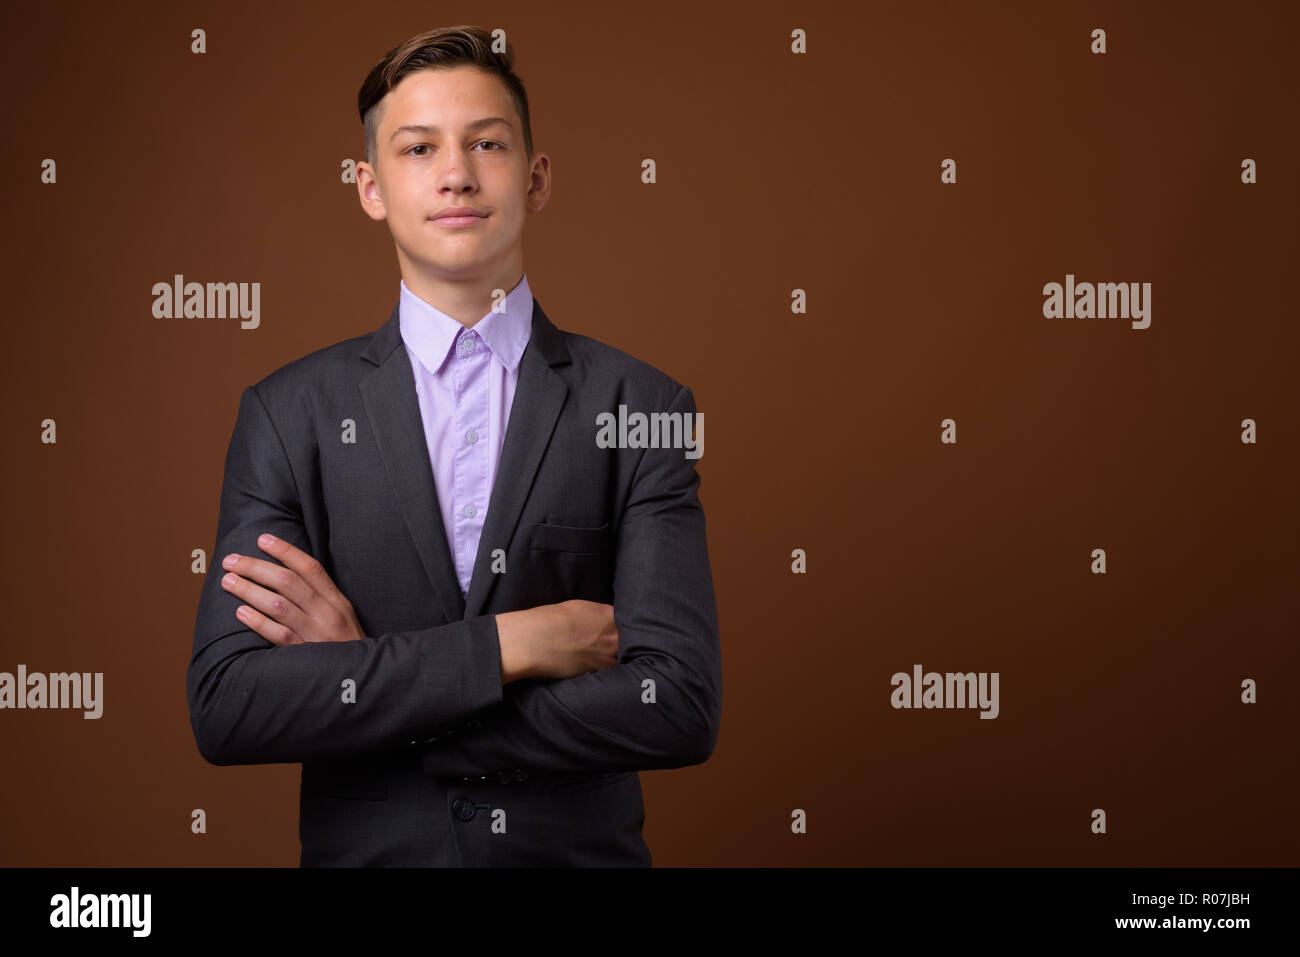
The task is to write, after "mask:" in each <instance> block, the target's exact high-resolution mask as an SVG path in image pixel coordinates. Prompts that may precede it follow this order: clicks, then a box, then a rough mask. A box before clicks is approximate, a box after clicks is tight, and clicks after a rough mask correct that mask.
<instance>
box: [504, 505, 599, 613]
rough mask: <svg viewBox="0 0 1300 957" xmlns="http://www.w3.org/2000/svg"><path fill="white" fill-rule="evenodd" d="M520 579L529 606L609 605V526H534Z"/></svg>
mask: <svg viewBox="0 0 1300 957" xmlns="http://www.w3.org/2000/svg"><path fill="white" fill-rule="evenodd" d="M524 580H525V582H526V585H525V589H524V590H525V591H526V592H527V595H528V602H529V604H536V605H541V604H551V603H553V602H561V601H567V600H568V599H570V598H581V599H584V600H586V601H596V602H602V603H604V604H613V601H614V551H613V548H612V545H611V542H610V534H609V523H608V522H606V523H605V524H604V525H600V526H597V527H594V528H593V527H584V526H579V525H552V524H549V523H540V524H537V525H534V526H533V534H532V536H531V537H530V539H529V550H528V558H527V569H526V570H525V578H524Z"/></svg>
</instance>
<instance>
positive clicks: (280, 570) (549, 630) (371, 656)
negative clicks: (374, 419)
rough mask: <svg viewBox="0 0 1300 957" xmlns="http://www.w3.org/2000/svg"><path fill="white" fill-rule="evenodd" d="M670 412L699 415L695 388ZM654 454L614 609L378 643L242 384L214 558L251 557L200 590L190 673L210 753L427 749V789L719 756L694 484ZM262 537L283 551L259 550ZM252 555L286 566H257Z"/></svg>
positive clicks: (271, 757) (246, 756)
mask: <svg viewBox="0 0 1300 957" xmlns="http://www.w3.org/2000/svg"><path fill="white" fill-rule="evenodd" d="M670 411H682V412H689V413H692V414H693V413H694V411H695V407H694V399H693V397H692V395H691V392H690V390H689V389H686V388H684V387H683V388H681V389H680V390H679V391H678V392H677V394H676V396H675V397H674V398H673V400H672V403H671V408H670ZM641 456H642V457H641V459H640V461H639V464H638V465H637V468H636V472H635V475H634V478H633V483H632V489H631V492H630V495H629V498H628V504H627V506H626V508H625V510H624V513H623V516H622V522H621V526H620V532H619V535H618V538H617V549H616V553H615V559H614V560H615V568H614V604H613V606H609V605H598V604H595V603H592V602H583V601H567V602H561V603H558V604H553V605H543V606H539V607H537V608H531V609H526V610H522V611H516V612H509V613H503V614H499V615H482V616H477V617H474V618H467V619H464V620H462V621H455V622H450V623H448V624H445V625H441V626H438V627H434V628H429V629H423V630H419V631H406V632H393V633H389V634H384V635H377V636H370V637H367V636H364V635H363V634H362V633H361V627H360V625H359V624H358V623H357V620H356V616H355V613H354V612H353V610H352V606H351V603H350V602H349V601H348V600H347V598H346V596H344V595H343V594H342V592H340V591H339V590H338V588H337V587H336V586H335V584H334V583H333V582H332V581H331V580H330V579H329V576H328V575H327V574H326V572H325V570H324V568H323V566H321V563H320V562H319V561H318V560H317V559H316V558H314V557H312V556H311V555H310V554H309V553H308V552H307V551H306V550H305V546H306V545H307V542H308V535H307V530H306V527H305V524H304V522H303V519H302V511H301V504H300V499H299V495H298V492H297V489H296V486H295V484H294V480H293V472H292V469H291V467H290V463H289V460H288V457H287V453H286V452H285V448H284V445H283V443H282V442H281V441H280V436H279V433H278V432H277V431H276V428H275V424H274V423H273V422H272V420H271V417H270V415H269V413H268V412H267V409H266V406H265V405H264V403H263V402H262V399H261V397H260V395H259V394H258V392H257V390H256V389H255V388H249V389H246V390H245V391H244V393H243V395H242V397H241V400H240V408H239V415H238V419H237V421H236V424H235V429H234V433H233V435H232V437H231V441H230V447H229V450H228V452H227V457H226V471H225V480H224V483H223V487H222V494H221V509H220V517H219V520H218V532H217V550H216V552H214V556H217V555H219V556H222V557H223V558H224V557H225V556H227V555H229V554H234V555H236V556H237V557H236V558H235V559H234V561H233V563H232V564H233V569H229V568H228V569H227V570H228V571H230V572H231V573H232V574H233V575H234V579H233V583H232V584H231V585H229V586H228V585H225V584H218V583H217V581H216V579H215V578H213V580H211V581H206V582H205V583H204V589H203V595H202V598H201V600H200V607H199V617H198V624H197V625H196V635H195V646H194V655H193V658H192V659H191V662H190V667H189V674H188V682H187V685H188V693H189V702H190V717H191V724H192V726H193V729H194V733H195V738H196V741H197V743H198V746H199V750H200V752H201V753H202V754H203V756H204V757H205V758H206V759H207V760H209V761H210V762H212V763H214V764H258V763H269V762H301V761H307V760H315V759H324V758H338V757H345V756H348V755H357V754H361V753H366V752H370V751H375V750H382V749H392V748H405V747H410V746H411V745H413V744H417V743H420V744H419V746H421V747H422V758H423V762H424V768H425V771H426V773H427V774H429V775H431V776H456V775H480V774H488V773H491V772H494V771H497V770H500V769H506V768H517V767H519V768H529V769H536V770H553V771H591V772H597V771H617V770H648V769H652V768H668V767H681V766H683V765H687V764H696V763H699V762H702V761H704V760H706V759H707V758H708V756H709V755H710V754H711V753H712V751H713V748H714V745H715V743H716V741H717V733H718V721H719V714H720V708H721V674H720V658H719V649H718V630H717V615H716V610H715V605H714V596H713V584H712V578H711V574H710V572H709V565H708V553H707V544H706V541H705V528H704V514H703V509H702V508H701V507H700V504H699V500H698V496H697V488H698V484H699V476H698V475H697V473H696V471H695V467H694V463H693V461H692V460H690V459H687V458H685V456H684V455H683V454H682V451H681V450H680V449H676V450H674V449H645V450H642V451H641ZM262 534H269V535H271V536H273V537H274V539H275V541H270V542H268V543H267V544H266V546H258V545H255V544H254V543H255V542H256V541H257V540H258V539H259V536H261V535H262ZM257 548H261V550H263V551H265V552H267V554H269V555H271V556H272V557H273V558H275V559H278V560H279V561H280V562H282V563H283V564H276V563H273V562H270V561H266V560H263V559H259V558H255V557H252V556H253V554H255V549H257ZM210 578H212V576H210ZM241 600H242V601H241ZM240 607H244V608H245V609H247V610H248V612H249V614H248V615H247V616H246V617H245V618H243V619H240V618H237V617H236V609H237V608H240ZM227 620H228V622H229V627H228V628H227V627H226V626H225V625H224V624H223V622H225V621H227ZM343 675H346V676H348V677H350V678H352V679H353V680H355V682H356V686H357V687H358V688H359V689H364V693H363V694H358V695H357V696H356V699H355V701H354V702H350V703H346V704H344V703H340V701H341V689H340V687H339V682H340V676H343ZM519 679H530V680H526V681H521V680H519ZM471 719H473V720H472V724H470V725H469V726H468V727H467V723H469V722H470V721H471ZM455 727H459V728H461V729H462V730H460V731H459V733H457V734H455V735H452V736H450V737H441V738H439V739H438V740H437V741H434V742H433V743H429V742H430V741H431V740H432V739H429V738H428V735H430V734H436V733H438V732H444V731H446V730H447V729H448V728H455Z"/></svg>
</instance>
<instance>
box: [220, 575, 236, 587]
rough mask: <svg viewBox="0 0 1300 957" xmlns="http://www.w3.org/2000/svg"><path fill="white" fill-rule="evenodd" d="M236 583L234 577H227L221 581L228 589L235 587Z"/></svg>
mask: <svg viewBox="0 0 1300 957" xmlns="http://www.w3.org/2000/svg"><path fill="white" fill-rule="evenodd" d="M234 583H235V576H234V575H227V576H226V577H225V578H223V579H221V584H223V585H226V586H227V587H228V586H230V585H233V584H234Z"/></svg>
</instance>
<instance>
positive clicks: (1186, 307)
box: [0, 2, 1300, 866]
mask: <svg viewBox="0 0 1300 957" xmlns="http://www.w3.org/2000/svg"><path fill="white" fill-rule="evenodd" d="M1133 7H1136V9H1132V8H1133ZM1297 19H1300V18H1298V17H1297V14H1296V7H1295V6H1294V5H1292V4H1287V3H1280V2H1279V3H1259V2H1257V3H1237V2H1234V3H1231V4H1228V3H1222V4H1187V3H1169V4H1155V3H1143V4H1140V5H1134V4H1129V3H1088V4H1083V3H1072V4H1069V3H1055V4H1041V3H1035V2H1024V3H1019V4H1008V3H997V4H975V3H970V4H964V3H944V4H907V5H895V4H888V5H886V4H845V5H843V6H832V5H829V4H824V3H811V2H798V3H790V2H787V3H745V4H736V5H732V6H726V7H722V6H719V7H717V8H709V7H705V6H700V5H698V4H677V3H654V4H648V5H646V4H639V5H631V6H627V7H623V8H619V7H611V6H609V5H607V4H592V5H591V6H590V7H583V6H575V5H572V4H550V5H545V6H540V5H538V4H532V3H514V4H493V5H479V4H460V5H456V6H454V7H441V6H439V5H430V4H426V3H414V2H388V3H384V4H382V5H378V6H375V5H368V6H367V5H362V6H361V7H358V6H356V5H355V4H351V3H348V4H344V3H338V2H335V3H311V4H301V5H289V4H283V5H281V4H265V3H255V4H246V5H237V4H228V3H210V4H190V5H181V6H179V7H178V6H177V5H174V4H169V3H161V2H156V3H150V4H133V5H130V6H129V7H126V6H117V5H110V4H99V3H95V4H89V3H88V4H58V3H56V4H41V5H30V6H25V7H23V8H22V10H21V11H15V12H12V13H11V14H10V23H11V26H10V28H9V29H8V30H6V31H5V38H4V40H3V41H0V42H2V43H3V56H2V57H0V64H2V65H0V71H3V73H2V75H3V80H4V85H5V86H4V88H5V90H6V91H7V96H6V103H5V107H4V112H5V115H4V128H5V134H6V140H7V143H8V148H7V149H6V150H5V151H4V154H3V163H4V174H5V181H6V183H7V184H8V187H7V190H6V193H7V206H8V211H9V217H8V218H9V222H8V228H7V229H5V231H4V242H5V243H6V246H7V248H6V249H5V256H4V261H5V293H6V295H7V298H8V301H9V307H8V314H7V317H6V321H5V322H4V324H3V327H2V328H3V336H4V354H5V357H6V364H7V374H6V375H5V376H4V381H3V401H4V408H5V410H6V413H7V415H8V421H9V423H10V428H9V439H8V442H7V443H6V445H7V449H6V454H7V462H6V467H5V469H4V471H3V476H4V478H3V481H4V489H3V491H4V503H5V504H4V525H5V528H6V542H5V545H6V547H5V548H4V550H3V555H4V558H3V563H4V564H3V582H4V584H3V598H4V602H5V610H6V619H7V621H6V627H5V628H4V631H3V639H0V670H3V671H9V672H16V671H17V667H18V665H19V664H20V663H22V664H26V665H27V667H28V669H29V671H40V672H46V673H48V672H53V671H89V672H95V671H102V672H104V675H105V677H104V699H105V704H104V708H105V710H104V716H103V717H102V718H101V719H100V720H98V721H86V720H84V719H83V718H82V716H81V714H80V712H77V711H54V710H50V711H25V710H24V711H0V767H3V769H4V775H3V784H0V801H2V802H3V807H2V809H0V810H2V811H3V813H2V815H0V818H2V820H3V823H2V824H0V863H3V864H12V865H87V866H108V865H164V866H166V865H179V866H189V865H227V864H252V865H284V866H295V865H296V864H297V855H298V843H297V819H298V806H297V787H298V774H299V771H298V766H297V765H263V766H250V767H226V768H219V767H213V766H210V765H208V764H207V763H206V762H204V760H203V759H202V758H201V757H200V755H199V754H198V751H197V749H196V747H195V744H194V740H193V737H192V733H191V730H190V726H189V719H188V712H187V707H186V699H185V669H186V665H187V662H188V658H189V654H190V650H191V642H192V637H193V626H194V614H195V609H196V605H197V601H198V594H199V588H200V580H199V579H198V577H197V576H196V575H194V574H192V573H191V571H190V563H191V558H190V553H191V550H192V549H195V548H203V549H207V548H210V547H211V543H212V539H213V534H214V530H215V527H216V518H217V501H218V494H219V491H220V483H221V477H222V464H223V461H224V455H225V449H226V444H227V442H228V441H229V437H230V431H231V428H232V427H233V424H234V418H235V412H236V409H237V406H238V400H239V394H240V391H241V390H242V389H243V387H244V386H246V385H248V384H251V383H252V382H255V381H257V380H258V379H260V378H261V377H262V376H264V375H266V374H267V373H269V372H271V371H272V370H273V369H275V368H278V367H279V366H281V365H283V364H285V363H286V362H289V361H290V360H292V359H294V358H297V357H298V356H301V355H304V354H306V353H307V352H310V351H313V350H315V349H318V348H320V347H322V346H325V345H328V344H330V343H333V342H336V341H338V340H340V339H344V338H347V337H350V336H355V335H360V334H362V333H365V332H368V331H370V330H372V329H375V328H377V327H378V326H379V325H381V324H382V323H383V321H384V320H385V319H386V318H387V317H388V315H389V312H390V310H391V309H392V307H393V305H394V304H395V303H396V301H397V292H398V278H399V275H398V272H397V268H396V258H395V254H394V249H393V246H392V241H391V238H390V236H389V234H388V231H387V228H386V227H385V226H384V225H383V224H378V223H374V222H372V221H370V220H369V219H368V218H366V217H365V216H364V214H363V213H362V212H361V210H360V206H359V204H358V201H357V197H356V188H355V186H353V185H351V184H344V183H341V182H340V176H339V174H340V164H341V163H342V161H343V160H344V159H345V158H348V157H351V158H353V159H357V158H360V156H361V146H362V130H361V124H360V122H359V120H358V118H357V115H356V105H355V104H356V93H357V88H358V87H359V86H360V84H361V81H362V79H363V78H364V76H365V74H366V72H367V70H368V69H369V68H370V67H371V66H372V65H373V64H374V63H375V62H376V61H377V60H378V59H379V57H380V56H381V55H382V54H383V53H384V52H385V51H386V50H387V49H388V48H389V47H391V46H393V45H395V44H397V43H399V42H401V41H402V40H404V39H406V38H407V37H408V36H410V35H412V34H414V33H417V32H420V31H422V30H425V29H429V28H431V27H434V26H440V25H449V24H452V23H458V22H460V23H478V24H480V25H483V26H485V27H488V28H489V29H491V28H494V27H504V28H505V29H506V30H507V31H508V35H509V38H510V40H511V42H512V43H513V44H514V45H515V47H516V49H517V53H518V61H517V69H518V72H519V73H520V75H521V76H522V77H523V79H524V82H525V83H526V85H527V88H528V92H529V96H530V100H531V105H532V109H533V129H534V137H535V140H536V143H537V146H538V148H540V149H542V150H544V151H546V152H548V153H549V154H550V156H551V159H552V165H553V171H554V182H555V192H554V195H553V197H552V200H551V202H550V204H549V205H548V206H547V208H546V209H545V210H544V211H543V212H542V213H541V214H539V215H536V216H534V217H533V218H532V220H531V222H530V224H529V226H528V232H527V233H526V250H527V254H526V268H527V275H528V278H529V282H530V283H531V285H532V287H533V291H534V294H535V295H536V297H537V298H538V300H539V301H540V302H541V303H542V304H543V306H544V307H545V308H546V310H547V313H548V315H550V316H551V317H552V319H553V320H554V321H555V322H556V323H557V325H559V326H560V327H561V328H564V329H568V330H571V331H574V332H580V333H585V334H588V335H591V336H594V337H596V338H598V339H600V340H602V341H605V342H608V343H610V344H612V345H615V346H617V347H619V348H621V349H624V350H625V351H628V352H630V353H632V354H633V355H636V356H638V357H641V358H643V359H645V360H647V361H649V362H651V363H653V364H654V365H656V366H659V367H660V368H662V369H663V370H664V371H666V372H668V373H669V374H670V375H672V376H673V377H674V378H676V379H678V380H679V381H682V382H685V383H686V384H687V385H689V386H691V388H692V389H693V390H694V392H695V395H696V397H697V400H698V403H699V409H700V411H701V412H704V413H706V417H707V420H708V429H707V432H706V446H705V449H706V454H705V457H704V458H703V459H702V460H701V461H700V463H699V469H700V474H701V475H702V476H703V484H702V486H701V497H702V500H703V501H704V504H705V507H706V511H707V515H708V527H709V540H710V552H711V557H712V563H713V572H714V576H715V583H716V587H717V597H718V608H719V620H720V624H721V634H722V644H723V662H724V675H725V688H724V708H723V719H722V730H721V735H720V739H719V742H718V747H717V751H716V753H715V755H714V756H713V758H712V759H711V760H710V761H709V762H707V763H706V764H704V765H701V766H697V767H691V768H686V769H680V770H672V771H654V772H646V773H643V774H642V781H643V786H644V789H645V795H646V807H647V821H646V839H647V841H648V843H649V845H650V847H651V850H652V852H653V854H654V859H655V863H656V864H659V865H697V864H725V865H730V864H776V865H782V864H795V865H798V864H887V865H895V864H896V865H913V864H922V865H928V864H956V865H967V864H970V865H974V864H1005V865H1021V864H1045V865H1055V864H1061V865H1065V864H1070V865H1101V864H1119V865H1282V864H1296V863H1297V850H1298V849H1300V828H1298V827H1297V823H1296V812H1295V795H1296V785H1297V762H1296V751H1295V741H1296V732H1297V728H1298V727H1300V722H1298V721H1297V710H1298V709H1297V704H1296V696H1295V694H1294V684H1295V681H1296V665H1297V658H1298V656H1297V651H1296V647H1297V642H1296V639H1297V625H1296V622H1297V611H1298V608H1297V606H1298V605H1300V602H1298V600H1297V594H1298V592H1300V589H1298V588H1297V572H1298V571H1300V549H1298V546H1297V504H1296V489H1297V487H1298V482H1297V479H1298V477H1300V476H1298V475H1297V472H1298V469H1297V462H1298V460H1297V454H1296V443H1297V437H1298V436H1297V411H1300V404H1298V403H1297V386H1296V380H1295V378H1294V374H1295V370H1296V362H1297V358H1300V348H1298V346H1300V333H1297V318H1298V317H1297V314H1296V293H1295V287H1294V282H1295V280H1294V276H1295V266H1296V252H1297V248H1296V241H1295V228H1296V227H1295V224H1296V213H1297V187H1296V182H1297V177H1296V172H1295V162H1296V157H1297V156H1298V155H1300V142H1298V137H1297V132H1296V131H1297V125H1296V122H1295V104H1296V91H1297V89H1298V88H1300V84H1298V83H1297V67H1296V58H1295V56H1294V52H1295V48H1294V36H1295V31H1296V28H1297V25H1298V24H1297ZM195 27H202V28H204V29H205V30H206V31H207V36H208V52H207V54H206V55H202V56H199V55H194V54H192V53H190V52H189V51H190V42H191V41H190V36H189V35H190V31H191V30H192V29H193V28H195ZM1096 27H1101V28H1103V29H1105V30H1106V31H1107V43H1108V51H1109V52H1107V53H1106V54H1105V55H1102V56H1098V55H1094V54H1092V53H1091V52H1090V50H1089V46H1090V33H1091V31H1092V30H1093V29H1094V28H1096ZM795 28H802V29H805V30H807V32H808V37H809V39H808V50H809V52H808V54H807V55H804V56H796V55H793V54H792V53H791V52H790V50H789V45H790V32H791V30H792V29H795ZM47 157H52V158H54V159H55V160H56V161H57V162H58V183H57V185H43V184H41V182H40V163H41V161H42V160H43V159H45V158H47ZM645 157H653V158H654V159H655V160H656V161H657V163H658V178H659V181H658V183H657V184H656V185H653V186H650V185H644V184H642V183H641V182H640V164H641V161H642V159H644V158H645ZM945 157H952V158H955V159H956V160H957V162H958V182H957V184H956V185H943V184H941V183H940V181H939V173H940V165H939V164H940V162H941V161H942V160H943V159H944V158H945ZM1245 157H1250V158H1253V159H1254V160H1256V162H1257V163H1258V166H1259V173H1258V176H1259V182H1258V184H1257V185H1252V186H1247V185H1243V184H1242V183H1241V181H1240V172H1241V161H1242V159H1243V158H1245ZM1067 272H1068V273H1073V274H1074V275H1075V276H1076V278H1077V279H1078V280H1079V281H1093V282H1106V281H1114V282H1119V281H1123V282H1151V283H1152V286H1153V288H1152V300H1151V304H1152V323H1151V327H1150V328H1149V329H1147V330H1135V329H1132V328H1131V327H1130V325H1129V323H1128V322H1127V321H1125V320H1120V319H1111V320H1078V319H1073V320H1069V319H1060V320H1048V319H1045V318H1044V317H1043V315H1042V303H1043V296H1042V287H1043V284H1044V283H1047V282H1062V283H1063V282H1064V279H1065V275H1066V273H1067ZM174 273H182V274H184V276H185V277H186V279H187V280H194V281H199V282H209V281H222V282H226V281H231V282H260V283H261V286H262V326H261V328H260V329H257V330H253V331H245V330H241V329H240V328H239V325H238V322H237V321H236V320H212V321H208V320H196V319H189V320H184V319H182V320H170V321H169V320H159V319H155V318H153V317H152V315H151V304H152V299H153V297H152V293H151V287H152V286H153V284H154V283H155V282H160V281H161V282H170V281H171V278H172V276H173V274H174ZM795 288H802V289H805V290H807V292H808V303H809V314H808V315H806V316H794V315H791V312H790V308H789V303H790V294H791V290H792V289H795ZM46 417H51V418H53V419H55V420H56V421H57V423H58V443H57V445H43V444H41V442H40V441H39V435H40V422H41V420H42V419H44V418H46ZM946 417H953V418H955V419H956V420H957V424H958V433H957V434H958V440H959V441H958V443H957V444H956V445H943V444H941V443H940V441H939V432H940V426H939V423H940V421H941V420H942V419H944V418H946ZM1247 417H1250V418H1253V419H1255V420H1256V421H1257V423H1258V433H1259V442H1258V444H1257V445H1243V444H1242V443H1241V441H1240V423H1241V420H1242V419H1243V418H1247ZM1098 547H1100V548H1104V549H1106V552H1107V559H1108V568H1109V571H1108V574H1106V575H1104V576H1099V575H1094V574H1092V573H1091V572H1090V563H1091V557H1090V553H1091V550H1092V549H1093V548H1098ZM794 548H803V549H806V550H807V552H808V556H809V560H808V574H807V575H804V576H797V575H793V574H791V571H790V553H791V550H792V549H794ZM218 573H219V569H218ZM915 663H920V664H922V665H923V666H924V667H925V669H926V670H927V671H928V670H937V671H968V670H970V671H997V672H999V673H1000V675H1001V688H1000V691H1001V716H1000V717H999V718H997V720H993V721H990V720H980V719H979V718H978V717H977V712H975V711H973V710H972V711H955V710H931V711H925V710H921V711H917V710H904V711H896V710H894V709H892V708H891V707H890V704H889V697H890V692H891V687H890V676H891V675H892V674H893V673H894V672H896V671H909V672H910V670H911V667H912V665H913V664H915ZM1247 677H1250V678H1254V679H1256V680H1257V681H1258V683H1259V703H1258V704H1256V705H1244V704H1242V703H1241V702H1240V693H1241V692H1240V685H1241V681H1242V680H1243V679H1244V678H1247ZM196 807H201V808H204V809H205V810H206V812H207V814H208V833H207V834H206V835H193V834H191V833H190V812H191V810H192V809H193V808H196ZM1098 807H1099V808H1104V809H1105V810H1106V812H1107V814H1108V828H1109V830H1108V833H1107V834H1105V835H1094V834H1092V833H1091V831H1090V828H1089V824H1090V813H1091V811H1092V809H1093V808H1098ZM793 808H803V809H805V810H806V811H807V812H808V818H809V829H808V833H807V834H806V835H794V834H791V832H790V812H791V810H792V809H793Z"/></svg>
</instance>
